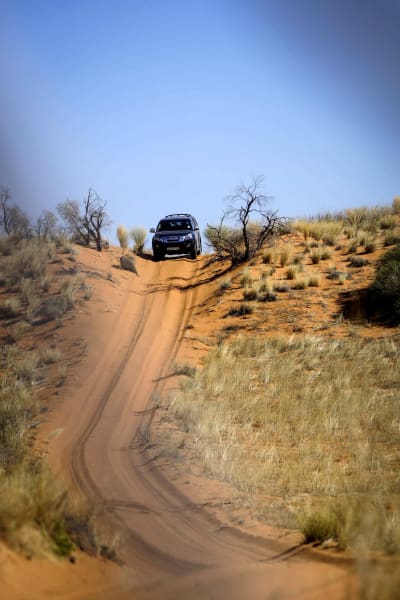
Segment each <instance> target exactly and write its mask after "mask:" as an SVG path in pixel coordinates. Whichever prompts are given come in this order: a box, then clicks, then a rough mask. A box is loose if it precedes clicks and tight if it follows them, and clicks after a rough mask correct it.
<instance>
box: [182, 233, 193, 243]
mask: <svg viewBox="0 0 400 600" xmlns="http://www.w3.org/2000/svg"><path fill="white" fill-rule="evenodd" d="M192 239H193V234H192V233H188V234H187V235H184V236H182V241H184V242H189V241H191V240H192Z"/></svg>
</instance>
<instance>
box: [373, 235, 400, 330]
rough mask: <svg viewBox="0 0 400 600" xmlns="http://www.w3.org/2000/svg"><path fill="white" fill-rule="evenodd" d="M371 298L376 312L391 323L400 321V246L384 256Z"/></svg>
mask: <svg viewBox="0 0 400 600" xmlns="http://www.w3.org/2000/svg"><path fill="white" fill-rule="evenodd" d="M369 298H370V301H371V306H372V310H373V311H374V312H378V313H380V314H381V315H382V317H383V318H384V319H386V320H387V321H388V322H389V323H391V324H396V325H397V324H399V323H400V246H396V247H395V248H392V249H391V250H389V251H388V252H386V254H384V256H383V257H382V259H381V261H380V264H379V267H378V270H377V272H376V276H375V281H374V283H373V284H372V286H371V287H370V290H369Z"/></svg>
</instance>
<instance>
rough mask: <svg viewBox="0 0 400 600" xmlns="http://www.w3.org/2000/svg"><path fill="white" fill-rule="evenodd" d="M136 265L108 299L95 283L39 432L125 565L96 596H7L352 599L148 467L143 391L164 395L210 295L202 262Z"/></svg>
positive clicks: (343, 577) (319, 565)
mask: <svg viewBox="0 0 400 600" xmlns="http://www.w3.org/2000/svg"><path fill="white" fill-rule="evenodd" d="M86 256H87V258H86V260H89V258H90V255H89V253H87V254H85V255H84V256H81V257H80V258H82V260H84V258H85V257H86ZM137 264H138V269H139V276H138V277H136V276H134V275H132V274H125V273H121V274H119V273H118V274H116V278H117V277H118V278H119V281H118V286H114V287H113V288H112V290H111V289H110V285H109V282H106V281H103V282H101V281H99V282H97V283H96V286H97V287H95V290H96V294H97V295H98V301H97V302H94V308H93V307H92V308H93V310H92V309H89V312H87V314H86V313H85V314H83V315H81V316H80V317H79V319H77V324H78V326H79V331H76V332H75V333H76V334H78V333H79V332H81V333H82V332H83V333H84V334H87V336H88V353H87V356H86V358H85V359H84V361H83V363H82V366H78V367H77V370H76V373H75V376H74V381H73V383H72V384H70V386H69V388H68V393H67V397H66V398H65V400H64V401H63V404H62V406H61V407H60V408H59V409H58V410H56V411H55V414H54V415H53V417H52V419H51V421H50V423H49V426H50V427H51V429H52V432H50V431H47V434H49V440H51V441H49V444H48V446H49V459H50V462H51V464H52V466H53V468H54V469H55V470H61V471H62V472H63V473H64V475H65V476H66V477H68V478H69V479H70V480H71V482H72V483H73V485H74V486H75V487H76V488H77V489H78V490H79V491H80V493H81V494H83V495H85V496H86V497H88V498H89V499H91V500H94V501H95V503H96V504H97V505H98V506H101V507H102V508H103V509H104V515H105V517H104V518H105V519H106V520H107V522H108V526H109V528H111V529H115V531H118V532H121V535H122V538H121V539H122V541H121V543H120V548H119V554H120V556H121V557H122V559H123V561H124V563H125V566H124V567H122V568H121V567H118V568H117V567H115V569H111V570H110V573H108V574H107V576H106V577H104V580H103V583H102V586H103V587H102V589H101V591H99V587H98V585H97V586H93V587H92V588H90V586H89V588H88V585H86V586H83V587H82V590H81V592H79V590H77V589H76V586H75V591H74V593H71V594H70V593H69V591H68V589H67V588H66V587H65V583H63V584H61V582H60V584H59V585H58V584H57V582H53V584H52V585H50V584H49V586H48V588H47V590H48V592H47V593H45V591H43V590H42V591H41V592H40V595H37V596H35V595H34V594H33V593H31V594H30V595H29V594H28V595H26V596H24V594H23V593H22V592H21V591H20V595H19V596H18V597H19V598H21V599H22V598H25V597H26V598H35V597H37V598H39V597H40V598H47V597H48V598H50V597H52V598H79V599H83V598H86V599H89V598H90V599H96V600H99V599H103V598H104V599H108V598H110V599H116V600H118V599H121V600H122V599H125V598H139V599H142V598H143V599H158V598H163V599H164V598H171V599H172V598H174V599H180V598H185V599H192V598H199V599H200V598H202V599H203V598H216V599H219V598H232V599H242V598H246V599H251V598H254V599H259V598H263V599H266V598H270V599H272V598H275V599H276V598H279V599H281V598H296V599H299V598H310V599H311V598H312V599H314V598H315V599H317V598H324V599H325V600H326V599H327V598H345V597H349V594H350V597H351V592H350V588H351V581H352V578H351V576H350V574H349V572H348V571H347V570H346V569H344V568H341V567H340V566H337V565H335V564H331V563H329V562H328V563H327V562H323V561H320V560H315V559H313V558H312V556H310V555H309V554H308V553H307V552H299V553H292V552H290V549H289V548H288V547H285V546H284V545H283V544H282V543H281V542H278V541H276V540H274V539H272V538H271V539H268V538H263V537H260V536H256V535H254V536H250V535H246V534H243V533H241V532H239V531H237V530H235V529H232V528H229V527H221V524H220V523H219V522H217V521H216V519H215V518H214V517H213V516H211V515H210V514H208V513H207V512H206V511H205V510H204V508H202V506H201V505H196V503H193V501H192V500H189V499H188V498H187V497H186V496H185V495H184V494H183V493H182V491H181V490H179V489H177V487H175V485H174V484H173V483H172V482H171V480H170V479H169V478H168V472H167V471H163V469H162V467H160V464H159V463H158V462H157V461H156V460H154V454H153V451H152V448H151V438H150V425H151V420H152V416H153V406H154V402H153V398H154V394H158V393H160V394H161V393H163V391H164V392H165V386H166V383H167V382H168V378H167V377H166V375H167V374H168V373H169V372H170V368H171V363H172V362H173V361H174V358H175V357H176V354H177V351H178V348H179V346H180V343H181V338H182V335H183V332H184V330H185V327H186V325H187V323H188V322H189V320H190V318H191V311H192V310H193V308H194V307H195V306H196V305H198V303H200V302H201V301H203V299H204V298H205V297H206V296H207V294H209V288H208V284H207V277H208V273H207V267H206V260H205V259H204V258H200V259H198V260H197V261H190V260H187V259H178V260H167V261H165V262H162V263H154V262H152V261H150V260H144V259H138V261H137ZM106 284H107V285H108V287H107V285H106ZM101 286H103V289H102V288H101ZM100 294H104V296H100ZM99 298H100V299H99ZM90 311H91V312H90ZM93 311H95V313H94V312H93ZM62 586H64V587H62ZM90 590H91V591H90Z"/></svg>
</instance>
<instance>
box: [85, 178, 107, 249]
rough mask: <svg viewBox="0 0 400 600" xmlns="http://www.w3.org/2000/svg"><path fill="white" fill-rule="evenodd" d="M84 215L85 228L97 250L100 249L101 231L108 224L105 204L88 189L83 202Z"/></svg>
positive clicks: (93, 191)
mask: <svg viewBox="0 0 400 600" xmlns="http://www.w3.org/2000/svg"><path fill="white" fill-rule="evenodd" d="M83 205H84V209H85V213H84V223H85V226H86V227H87V230H88V232H89V235H90V237H91V238H92V239H93V241H94V242H95V244H96V248H97V250H99V251H101V249H102V235H101V234H102V231H103V228H104V227H107V226H108V225H109V224H110V221H109V219H108V217H107V214H106V211H105V208H106V206H107V202H106V201H104V200H102V199H101V198H100V196H99V195H98V194H97V192H95V190H93V189H89V193H88V195H87V197H86V198H85V200H84V201H83Z"/></svg>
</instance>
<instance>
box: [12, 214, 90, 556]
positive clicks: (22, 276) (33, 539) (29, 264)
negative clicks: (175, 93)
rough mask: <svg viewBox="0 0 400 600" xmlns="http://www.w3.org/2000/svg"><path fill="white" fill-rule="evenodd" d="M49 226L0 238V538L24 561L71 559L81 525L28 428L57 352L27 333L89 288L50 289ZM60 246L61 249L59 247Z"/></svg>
mask: <svg viewBox="0 0 400 600" xmlns="http://www.w3.org/2000/svg"><path fill="white" fill-rule="evenodd" d="M54 226H55V218H54V219H53V218H51V215H49V214H46V213H44V214H43V215H42V217H41V218H40V222H39V220H38V223H37V228H38V231H37V236H38V237H36V238H35V237H32V238H29V239H24V238H23V237H21V234H19V235H18V236H8V237H3V238H1V239H0V271H1V272H2V273H3V274H4V276H3V279H2V285H3V287H5V288H6V289H5V292H7V298H6V300H5V301H4V302H2V304H1V310H0V319H2V320H5V321H6V323H7V327H8V335H7V338H6V340H7V343H6V344H5V345H4V346H2V352H1V353H0V372H1V377H0V539H1V540H2V541H3V542H5V543H7V544H8V545H10V546H11V547H13V548H15V549H16V550H21V551H23V552H24V553H25V554H27V555H29V556H32V555H33V554H35V553H41V554H43V553H47V552H54V553H56V554H59V555H61V556H66V555H69V554H70V553H71V551H72V550H73V548H74V544H75V541H76V540H77V539H78V537H79V532H78V529H79V527H78V521H80V519H81V515H78V513H77V512H76V511H75V509H73V508H72V507H71V505H70V500H69V497H68V495H67V493H66V490H65V489H64V488H63V487H62V486H61V484H60V482H58V480H56V479H55V477H54V476H53V475H52V474H51V473H50V471H49V470H48V469H47V468H46V467H45V466H44V463H43V462H41V461H40V460H39V459H38V458H36V457H35V456H33V455H32V452H31V446H32V426H33V425H34V422H35V419H36V418H37V415H38V414H39V410H40V408H41V407H40V406H39V404H38V400H37V398H36V390H37V385H36V384H38V383H39V382H40V384H41V385H42V384H43V382H44V381H45V372H46V368H47V365H51V364H53V363H56V362H58V361H59V360H60V358H61V352H60V350H59V349H58V348H57V347H55V346H53V345H52V346H48V347H47V348H42V349H38V350H32V349H31V350H27V349H26V344H24V343H23V341H24V338H25V337H26V336H27V334H30V333H31V330H32V325H31V323H34V324H37V323H45V322H46V321H47V320H49V319H54V318H61V317H62V315H63V314H64V313H65V311H66V310H67V309H68V308H70V307H71V306H72V305H73V304H74V303H76V301H77V295H78V293H81V292H83V294H85V293H86V287H87V286H85V284H84V280H83V278H82V277H81V276H79V275H76V276H68V277H65V278H64V279H63V280H58V281H57V282H55V283H54V282H53V281H52V280H51V279H50V278H49V277H48V275H47V265H48V263H50V262H51V263H54V264H55V263H56V262H58V261H57V260H56V254H55V253H56V247H55V244H54V243H53V242H51V237H52V236H53V234H54V231H53V228H54ZM58 248H59V252H63V251H64V248H63V245H62V244H60V245H59V246H58ZM50 284H52V291H51V293H50ZM84 518H85V519H88V518H89V517H88V514H86V515H85V517H84ZM86 530H87V531H90V526H86Z"/></svg>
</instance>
